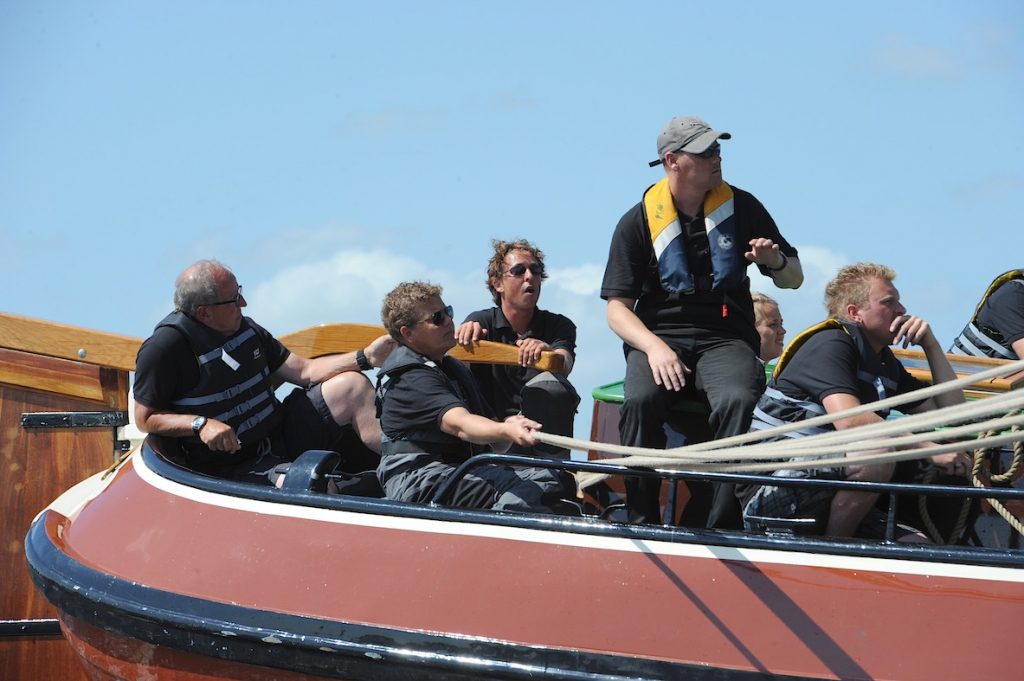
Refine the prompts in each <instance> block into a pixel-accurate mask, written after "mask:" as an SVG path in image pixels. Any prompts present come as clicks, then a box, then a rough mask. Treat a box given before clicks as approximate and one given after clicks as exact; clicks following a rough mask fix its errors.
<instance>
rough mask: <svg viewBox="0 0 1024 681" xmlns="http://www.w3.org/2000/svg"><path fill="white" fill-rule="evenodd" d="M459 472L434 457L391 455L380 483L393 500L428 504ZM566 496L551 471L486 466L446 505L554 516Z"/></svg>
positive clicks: (471, 475)
mask: <svg viewBox="0 0 1024 681" xmlns="http://www.w3.org/2000/svg"><path fill="white" fill-rule="evenodd" d="M454 471H455V467H454V466H450V465H448V464H446V463H444V462H443V461H441V460H439V458H438V457H437V456H435V455H433V454H405V453H403V454H389V455H385V456H382V457H381V459H380V465H379V466H378V467H377V477H378V478H379V479H380V482H381V487H383V488H384V495H385V496H386V497H387V498H388V499H394V500H396V501H411V502H416V503H425V502H428V501H430V500H431V498H433V496H434V492H435V491H436V490H437V488H438V486H440V485H441V483H442V482H444V480H446V479H447V478H448V476H450V475H451V474H452V473H453V472H454ZM562 494H563V488H562V485H561V483H560V482H559V480H558V478H557V477H556V475H555V474H554V473H553V472H552V471H550V470H548V469H545V468H513V467H511V466H502V465H498V464H486V465H483V466H477V467H476V468H474V469H473V470H471V471H470V472H469V474H468V475H466V476H464V477H463V478H462V480H460V481H459V483H458V485H456V487H455V489H454V491H453V493H452V494H451V495H450V496H449V497H448V499H447V501H446V504H447V505H451V506H459V507H462V508H489V509H494V510H498V511H523V512H533V513H550V512H552V511H553V507H554V506H555V505H556V504H557V503H558V500H559V499H560V498H561V497H562Z"/></svg>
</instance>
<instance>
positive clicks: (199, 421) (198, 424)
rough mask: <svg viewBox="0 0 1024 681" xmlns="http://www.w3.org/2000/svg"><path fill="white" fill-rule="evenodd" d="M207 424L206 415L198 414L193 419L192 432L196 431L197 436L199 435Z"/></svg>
mask: <svg viewBox="0 0 1024 681" xmlns="http://www.w3.org/2000/svg"><path fill="white" fill-rule="evenodd" d="M205 425H206V417H205V416H197V417H195V418H194V419H192V432H193V433H195V436H196V437H199V431H201V430H202V429H203V426H205Z"/></svg>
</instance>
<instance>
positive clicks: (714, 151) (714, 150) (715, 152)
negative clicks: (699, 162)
mask: <svg viewBox="0 0 1024 681" xmlns="http://www.w3.org/2000/svg"><path fill="white" fill-rule="evenodd" d="M686 153H690V152H686ZM721 155H722V145H721V144H719V143H718V142H715V143H714V144H712V145H711V146H710V147H708V148H707V149H705V150H704V151H702V152H700V153H699V154H692V156H696V157H697V158H714V157H715V156H721Z"/></svg>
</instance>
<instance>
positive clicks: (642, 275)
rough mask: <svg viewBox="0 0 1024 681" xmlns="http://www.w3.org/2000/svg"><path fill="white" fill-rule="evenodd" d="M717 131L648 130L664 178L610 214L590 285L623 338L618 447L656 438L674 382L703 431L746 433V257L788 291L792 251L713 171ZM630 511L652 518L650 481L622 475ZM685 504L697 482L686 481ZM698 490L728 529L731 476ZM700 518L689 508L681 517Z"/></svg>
mask: <svg viewBox="0 0 1024 681" xmlns="http://www.w3.org/2000/svg"><path fill="white" fill-rule="evenodd" d="M730 137H731V135H730V134H729V133H727V132H720V131H717V130H712V129H711V127H710V126H709V125H708V124H707V123H705V122H704V121H702V120H700V119H699V118H694V117H692V116H682V117H677V118H673V119H672V120H671V121H669V123H668V125H666V126H665V128H664V129H663V130H662V131H661V134H659V135H658V142H657V143H658V159H657V160H656V161H652V162H651V163H650V166H651V167H654V166H656V165H663V166H664V168H665V177H664V178H662V179H661V180H659V181H658V182H656V183H655V184H654V185H652V186H651V187H649V188H648V189H647V191H646V192H644V195H643V198H642V199H641V200H640V202H639V203H637V204H636V205H635V206H633V207H632V208H631V209H629V211H627V212H626V214H625V215H623V216H622V218H621V219H620V220H619V224H618V226H617V227H616V228H615V233H614V235H613V236H612V242H611V247H610V249H609V254H608V264H607V267H606V269H605V274H604V281H603V282H602V285H601V297H602V298H603V299H605V300H606V301H608V308H607V314H608V325H609V326H610V327H611V329H612V331H614V332H615V333H616V334H618V336H619V337H620V338H622V340H623V342H624V349H625V354H626V381H625V402H624V403H623V405H622V410H621V412H620V421H619V436H620V440H621V442H622V444H625V445H631V446H640V447H654V448H664V447H665V441H666V438H665V432H664V424H665V422H666V420H667V418H668V416H669V410H670V408H671V406H672V404H673V402H674V401H676V400H677V399H678V398H679V397H680V395H681V392H682V391H683V389H684V388H686V389H688V390H695V391H696V396H697V397H698V398H700V399H703V400H706V401H707V404H708V407H709V409H710V419H709V420H710V423H709V425H710V427H711V430H712V431H713V432H714V436H715V438H723V437H729V436H732V435H738V434H740V433H745V432H747V430H748V428H749V426H750V418H751V413H752V411H753V408H754V405H755V403H756V402H757V399H758V397H759V396H760V394H761V391H762V389H763V387H764V371H763V369H762V366H761V364H760V362H758V359H757V354H758V346H759V343H760V339H759V337H758V333H757V329H756V328H755V324H754V309H753V303H752V301H751V297H750V279H749V278H748V277H747V271H746V270H747V266H748V265H750V264H751V263H754V264H756V265H757V266H758V268H759V269H760V270H761V273H762V274H764V275H765V276H768V277H771V279H772V280H773V281H774V282H775V285H776V286H778V287H780V288H797V287H799V286H800V284H801V283H803V271H802V270H801V268H800V261H799V260H798V259H797V251H796V249H795V248H793V247H792V246H790V244H789V243H788V242H787V241H786V240H785V239H784V238H783V237H782V235H781V234H780V233H779V229H778V227H777V226H776V225H775V221H774V220H773V219H772V216H771V215H769V214H768V211H767V210H765V208H764V206H762V205H761V203H760V202H759V201H758V200H757V199H756V198H755V197H754V196H753V195H752V194H750V193H748V192H745V191H743V190H742V189H739V188H737V187H732V186H730V185H729V184H728V183H726V182H725V181H724V180H723V179H722V158H721V147H720V145H719V140H727V139H730ZM626 487H627V495H628V499H629V505H630V515H631V517H632V518H633V519H635V520H638V521H640V522H658V521H659V519H660V506H659V500H658V490H659V487H660V485H659V484H658V482H657V481H656V480H643V481H641V480H638V479H630V480H627V485H626ZM691 493H692V494H693V496H694V499H693V500H691V502H690V503H691V504H695V505H700V504H701V503H704V504H707V500H706V497H707V495H708V493H709V490H706V489H701V488H700V486H699V485H691ZM710 493H711V494H712V495H713V498H712V500H711V502H710V512H709V514H708V516H707V520H706V523H707V526H708V527H722V528H740V527H742V519H741V516H740V510H739V504H738V503H737V502H736V501H735V499H734V496H733V491H732V485H715V486H714V488H713V489H712V490H710ZM702 515H703V513H702V512H700V514H699V515H698V516H696V518H695V516H694V515H692V512H691V514H690V515H689V518H690V520H689V522H694V520H695V519H696V520H699V519H700V518H701V516H702Z"/></svg>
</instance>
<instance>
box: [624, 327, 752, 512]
mask: <svg viewBox="0 0 1024 681" xmlns="http://www.w3.org/2000/svg"><path fill="white" fill-rule="evenodd" d="M675 349H676V352H677V354H678V355H679V358H680V359H681V360H682V362H683V363H684V364H685V365H686V366H687V367H689V368H690V369H691V370H692V371H693V373H692V374H688V375H687V377H686V381H687V384H689V385H692V387H693V388H695V392H694V391H690V390H688V389H684V391H683V393H682V394H681V393H676V392H670V391H668V390H665V388H663V387H662V386H660V385H658V384H656V383H655V382H654V377H653V376H652V374H651V367H650V364H648V362H647V355H646V354H645V353H643V352H640V351H639V350H633V349H631V350H630V351H629V354H628V355H627V357H626V381H625V386H624V392H625V402H624V403H623V405H622V409H621V411H620V416H619V439H620V441H621V442H622V444H624V445H630V446H634V447H655V448H662V449H663V448H664V447H665V430H664V424H665V422H666V421H667V420H668V419H669V418H670V410H671V408H672V405H673V402H675V401H676V400H679V399H686V396H687V395H688V396H689V399H706V400H707V403H708V406H709V407H710V410H711V411H710V415H709V417H708V425H709V426H710V429H711V432H713V434H714V438H715V439H721V438H724V437H729V436H731V435H739V434H741V433H745V432H747V431H748V430H749V429H750V419H751V415H752V414H753V411H754V405H755V404H757V400H758V398H759V397H760V396H761V393H762V392H763V391H764V367H762V365H761V363H760V362H759V361H758V360H757V356H756V355H755V353H754V350H753V349H752V348H751V347H750V346H749V345H748V344H747V343H745V342H743V341H742V340H739V339H737V338H707V339H698V338H692V339H686V340H684V341H682V342H681V346H680V347H677V348H675ZM691 444H692V443H691ZM689 486H690V491H691V493H692V494H693V496H694V499H693V500H692V501H691V504H703V505H705V507H706V508H707V507H709V508H707V511H706V513H707V515H706V518H707V520H706V525H707V527H718V528H727V529H741V528H742V527H743V521H742V516H741V513H740V508H739V502H738V501H737V499H736V498H735V494H734V491H733V487H734V486H733V485H731V484H724V483H720V484H718V483H716V484H714V485H710V486H709V485H708V483H703V487H704V488H707V489H703V488H702V484H701V483H695V484H689ZM659 488H660V483H659V482H658V481H657V480H652V479H648V480H639V479H635V478H634V479H627V481H626V489H627V495H628V496H631V497H633V501H632V502H630V503H629V505H630V510H631V516H633V517H634V518H635V519H637V520H640V521H641V522H659V521H660V516H661V512H660V508H659V503H658V490H659ZM708 496H710V497H711V498H710V499H708V498H707V497H708ZM688 506H689V505H688ZM700 515H702V516H703V515H704V512H703V511H702V512H701V513H700ZM691 522H692V521H691Z"/></svg>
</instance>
